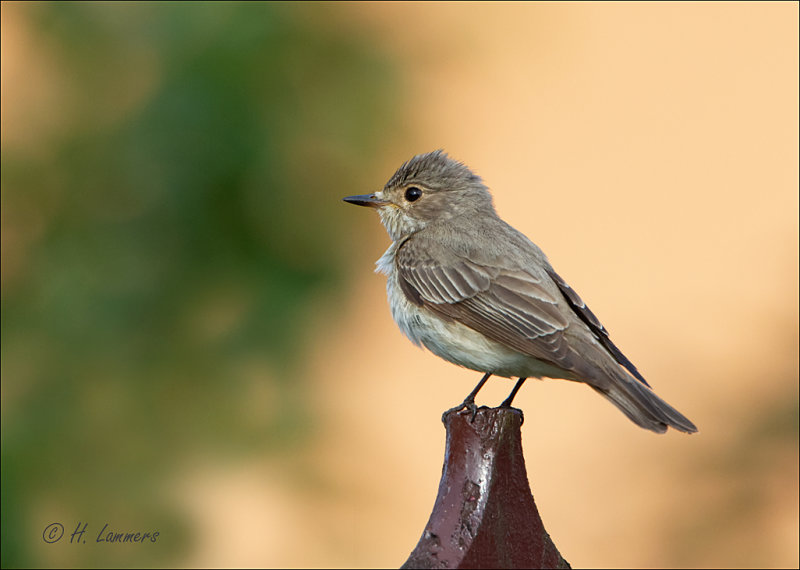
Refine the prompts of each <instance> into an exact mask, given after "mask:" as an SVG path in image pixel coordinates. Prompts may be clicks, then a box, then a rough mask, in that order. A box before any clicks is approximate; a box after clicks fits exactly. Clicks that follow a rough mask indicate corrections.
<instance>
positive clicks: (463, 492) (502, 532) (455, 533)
mask: <svg viewBox="0 0 800 570" xmlns="http://www.w3.org/2000/svg"><path fill="white" fill-rule="evenodd" d="M443 419H444V424H445V429H446V430H447V443H446V449H445V458H444V467H443V469H442V480H441V482H440V483H439V493H438V496H437V497H436V502H435V504H434V507H433V512H432V513H431V516H430V519H429V520H428V524H427V526H426V527H425V531H424V532H423V533H422V538H420V541H419V543H418V544H417V546H416V548H415V549H414V551H413V552H412V553H411V556H410V557H409V558H408V560H407V561H406V563H405V564H403V566H402V568H569V567H570V566H569V564H568V563H567V561H566V560H564V559H563V558H562V557H561V555H560V554H559V552H558V550H557V549H556V547H555V545H554V544H553V542H552V541H551V540H550V536H549V535H548V534H547V532H546V531H545V529H544V525H543V524H542V520H541V519H540V518H539V511H538V509H537V508H536V503H535V502H534V500H533V495H532V494H531V490H530V487H529V485H528V475H527V472H526V470H525V460H524V458H523V456H522V435H521V432H520V426H521V425H522V412H521V411H520V410H517V409H515V408H479V409H478V410H477V413H476V414H475V417H474V419H473V418H472V414H471V413H469V412H460V413H456V412H451V413H448V414H446V415H445V417H444V418H443Z"/></svg>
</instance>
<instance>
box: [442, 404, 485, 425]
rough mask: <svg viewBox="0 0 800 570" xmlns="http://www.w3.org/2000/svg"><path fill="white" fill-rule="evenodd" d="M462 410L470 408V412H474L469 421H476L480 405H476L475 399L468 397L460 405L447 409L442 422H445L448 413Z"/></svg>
mask: <svg viewBox="0 0 800 570" xmlns="http://www.w3.org/2000/svg"><path fill="white" fill-rule="evenodd" d="M461 410H468V411H469V412H471V413H472V417H471V418H470V420H469V421H470V422H474V421H475V416H476V415H477V414H478V406H476V405H475V400H473V399H471V398H467V399H466V400H464V401H463V402H461V403H460V404H459V405H457V406H455V407H454V408H450V409H449V410H446V411H445V412H444V413H443V414H442V423H444V419H445V418H446V417H447V415H448V414H450V413H457V412H460V411H461Z"/></svg>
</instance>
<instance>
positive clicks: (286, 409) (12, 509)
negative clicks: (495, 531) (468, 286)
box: [0, 2, 799, 568]
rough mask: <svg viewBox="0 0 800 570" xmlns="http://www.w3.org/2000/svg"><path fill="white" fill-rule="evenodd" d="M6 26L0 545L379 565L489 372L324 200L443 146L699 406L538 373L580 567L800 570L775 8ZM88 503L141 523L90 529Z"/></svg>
mask: <svg viewBox="0 0 800 570" xmlns="http://www.w3.org/2000/svg"><path fill="white" fill-rule="evenodd" d="M0 23H1V25H2V30H1V32H2V52H1V53H2V211H1V214H2V400H1V401H2V526H1V528H2V551H1V552H2V565H3V567H121V566H126V567H127V566H131V567H136V566H145V567H153V566H176V567H183V566H202V567H219V566H228V567H232V566H267V567H271V566H281V567H284V566H285V567H305V566H316V567H373V566H375V567H397V566H399V565H400V564H401V563H402V562H403V561H404V560H405V559H406V557H407V556H408V554H409V553H410V551H411V550H412V548H413V547H414V545H415V544H416V542H417V540H418V539H419V536H420V534H421V532H422V530H423V528H424V525H425V523H426V521H427V518H428V515H429V514H430V510H431V508H432V506H433V501H434V498H435V496H436V490H437V486H438V482H439V477H440V475H441V465H442V452H443V449H444V429H443V427H442V425H441V423H440V414H441V412H442V411H443V410H445V409H446V408H448V407H450V406H452V405H454V404H456V403H458V402H460V401H461V400H462V399H463V397H464V396H465V395H466V393H467V392H468V391H469V390H470V389H471V388H472V387H473V385H474V384H475V382H477V380H478V378H479V374H477V373H474V372H471V371H467V370H464V369H460V368H457V367H455V366H453V365H450V364H448V363H446V362H443V361H441V360H439V359H438V358H436V357H434V356H432V355H431V354H429V353H426V352H423V351H421V350H419V349H417V348H415V347H414V346H413V345H411V343H409V342H408V341H407V340H406V339H405V338H403V337H402V335H401V333H400V332H399V330H398V329H397V328H396V327H395V325H394V323H393V322H392V320H391V317H390V314H389V310H388V306H387V303H386V300H385V289H384V283H385V281H384V277H383V276H380V275H375V274H374V273H373V267H374V266H373V262H374V260H376V259H377V258H378V257H379V256H380V255H381V253H382V252H383V250H384V249H385V248H386V247H387V246H388V244H389V240H388V237H387V236H386V234H385V232H384V230H383V228H382V227H381V226H380V224H379V222H378V219H377V216H376V215H375V214H374V213H373V212H369V211H365V210H363V209H358V208H353V207H352V206H348V205H346V204H344V203H342V202H341V200H340V198H341V197H342V196H345V195H350V194H361V193H367V192H371V191H374V190H376V189H379V188H380V187H382V185H383V184H384V182H385V181H386V180H387V179H388V178H389V176H390V175H391V174H392V173H393V172H394V170H395V169H396V168H397V167H398V166H399V165H400V164H401V163H402V162H403V161H405V160H407V159H408V158H410V157H411V156H413V155H415V154H418V153H422V152H427V151H430V150H434V149H437V148H444V149H445V150H447V151H448V152H449V153H450V154H451V156H453V157H455V158H457V159H459V160H462V161H464V162H465V163H466V164H467V165H469V166H470V167H471V168H472V169H474V170H475V171H476V172H478V173H479V174H480V175H481V176H482V177H483V178H484V180H485V181H486V182H487V184H488V185H489V186H490V188H491V189H492V190H493V193H494V197H495V204H496V207H497V209H498V212H499V213H500V215H501V216H503V217H504V218H505V219H506V220H507V221H508V222H509V223H511V224H512V225H514V226H515V227H517V228H518V229H519V230H521V231H522V232H523V233H525V234H526V235H528V236H529V237H530V238H531V239H532V240H533V241H535V242H536V243H537V244H539V245H540V246H541V247H542V248H543V249H544V251H545V252H546V253H547V254H548V256H549V258H550V260H551V262H552V263H553V265H554V267H555V268H556V270H557V271H558V272H559V273H560V274H561V275H562V276H563V277H564V278H565V279H566V280H567V281H568V282H569V283H570V284H571V285H572V286H573V288H575V289H576V290H577V291H578V292H579V294H580V295H581V296H582V297H583V298H584V299H585V300H586V301H587V302H588V304H589V305H590V307H591V308H592V310H593V311H594V312H595V313H596V314H597V315H598V316H599V317H600V318H601V320H602V321H603V322H604V324H605V325H606V327H607V328H608V329H609V330H610V331H611V333H612V338H613V339H614V341H615V342H616V343H617V344H618V345H619V346H620V347H621V348H622V350H623V351H624V352H625V353H626V355H627V356H628V357H629V358H631V360H633V362H634V363H636V365H637V366H638V367H639V369H640V370H641V371H642V372H643V374H644V375H645V377H646V378H647V379H648V380H649V381H650V383H651V384H652V385H653V386H654V388H655V390H656V391H657V392H658V393H659V394H660V395H661V396H662V397H663V398H665V399H666V400H667V401H669V402H670V403H671V404H673V405H674V406H675V407H677V408H678V409H679V410H681V411H682V412H683V413H685V414H686V415H687V416H688V417H689V418H691V419H692V420H693V421H694V422H695V423H696V424H697V425H698V427H699V429H700V433H699V434H697V435H693V436H684V435H682V434H677V433H675V432H670V433H668V434H667V435H665V436H656V435H654V434H652V433H650V432H646V431H644V430H640V429H638V428H636V426H634V425H633V424H632V423H630V422H629V421H628V420H627V419H626V418H625V417H624V416H623V415H622V414H620V413H619V412H618V411H617V410H616V409H615V408H614V407H613V406H611V405H609V404H608V403H607V402H605V401H604V400H603V399H602V398H599V397H597V395H596V394H594V393H593V392H592V391H591V390H589V389H587V388H586V387H585V386H582V385H577V384H573V383H569V382H562V381H552V380H546V381H543V382H533V383H531V382H528V384H527V385H526V386H525V388H524V390H523V391H522V392H521V393H520V395H518V396H517V399H516V402H515V404H516V405H517V406H519V407H521V408H523V409H524V411H525V418H526V421H525V424H524V426H523V440H524V444H525V453H526V459H527V464H528V475H529V479H530V481H531V486H532V489H533V492H534V496H535V498H536V501H537V504H538V506H539V509H540V512H541V515H542V519H543V520H544V522H545V525H546V527H547V529H548V531H549V532H550V534H551V536H552V537H553V540H554V542H555V544H556V545H557V546H558V548H559V549H560V551H561V553H562V554H563V555H564V557H565V558H566V559H567V560H569V562H570V563H571V564H572V565H573V566H577V567H689V568H698V567H797V565H798V563H799V561H798V5H797V3H786V2H779V3H768V2H757V3H746V2H739V3H702V4H694V3H675V4H672V3H669V4H661V3H646V4H629V3H620V4H617V3H614V4H604V3H533V4H522V3H509V4H503V3H491V4H489V3H486V4H483V3H470V4H458V3H447V4H427V3H408V4H406V3H387V4H382V3H375V4H372V3H357V4H347V3H332V4H294V3H292V4H282V3H269V4H254V3H224V4H223V3H219V4H217V3H201V4H195V3H174V4H172V3H69V2H54V3H17V2H3V3H2V18H1V19H0ZM510 388H511V383H510V382H509V381H507V380H504V379H499V378H498V379H493V380H492V381H491V382H490V384H489V385H488V387H487V388H486V389H485V390H484V392H483V393H482V396H481V398H479V403H480V404H487V405H497V404H498V403H499V402H500V401H501V400H502V399H503V398H504V397H505V396H506V395H507V392H508V391H509V390H510ZM54 522H59V523H61V524H63V525H64V527H65V529H66V535H65V537H64V538H62V540H60V541H59V542H57V543H55V544H47V543H45V541H44V540H43V531H44V530H45V528H46V527H47V526H48V525H49V524H51V523H54ZM79 524H87V525H88V528H87V536H88V538H89V540H87V543H86V544H69V541H68V538H69V534H70V533H71V532H72V531H73V530H75V528H76V527H77V526H78V525H79ZM105 524H108V525H109V526H108V529H109V530H114V531H117V532H132V531H134V532H135V531H139V532H155V531H158V532H159V533H160V534H159V538H158V540H157V542H155V543H145V544H137V545H130V544H125V545H114V544H97V543H95V542H94V538H95V536H96V534H97V533H98V532H99V531H100V529H101V528H102V527H103V525H105Z"/></svg>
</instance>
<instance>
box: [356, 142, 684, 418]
mask: <svg viewBox="0 0 800 570" xmlns="http://www.w3.org/2000/svg"><path fill="white" fill-rule="evenodd" d="M344 200H345V201H346V202H349V203H351V204H357V205H359V206H370V207H372V208H375V209H377V211H378V214H379V215H380V218H381V221H382V222H383V225H384V226H385V227H386V230H387V231H388V232H389V236H390V237H391V238H392V245H391V246H389V249H387V250H386V253H384V254H383V256H382V257H381V258H380V259H379V260H378V262H377V267H378V270H379V271H381V272H383V273H385V274H386V276H387V277H388V281H387V284H386V289H387V292H388V296H389V305H390V306H391V310H392V316H393V317H394V320H395V322H396V323H397V325H398V326H399V327H400V329H401V330H402V331H403V333H404V334H405V335H406V336H407V337H408V338H409V339H411V341H412V342H414V343H415V344H417V345H421V346H425V347H426V348H427V349H428V350H430V351H431V352H433V353H434V354H436V355H437V356H440V357H441V358H444V359H445V360H447V361H449V362H452V363H454V364H458V365H459V366H464V367H466V368H470V369H472V370H477V371H479V372H483V373H484V376H483V378H482V379H481V381H480V382H479V383H478V385H477V386H476V387H475V389H474V390H473V391H472V392H471V393H470V394H469V396H467V398H466V400H464V403H462V404H461V405H460V406H457V407H456V408H453V409H454V410H458V409H463V408H472V409H473V410H474V409H475V403H474V398H475V395H476V394H477V392H478V390H480V388H481V387H482V386H483V384H484V383H485V382H486V380H488V378H489V376H491V375H497V376H505V377H509V378H510V377H518V378H519V380H518V382H517V384H516V385H515V386H514V389H513V390H512V392H511V394H510V395H509V397H508V398H507V399H506V400H505V402H503V403H502V404H501V405H502V406H510V405H511V401H512V399H513V398H514V396H515V394H516V393H517V390H518V389H519V388H520V386H521V385H522V383H523V382H524V381H525V379H526V378H528V377H531V376H533V377H537V378H541V377H548V378H563V379H566V380H573V381H576V382H584V383H586V384H588V385H589V386H591V387H592V388H593V389H594V390H596V391H597V392H599V393H600V394H602V395H603V396H605V397H606V398H607V399H608V400H609V401H611V403H613V404H614V405H615V406H617V407H618V408H619V409H620V410H622V412H623V413H624V414H625V415H626V416H628V417H629V418H630V419H631V420H632V421H633V422H634V423H636V424H637V425H639V426H641V427H643V428H645V429H649V430H652V431H654V432H658V433H664V432H665V431H666V430H667V427H668V426H670V427H673V428H675V429H677V430H680V431H683V432H686V433H692V432H696V431H697V428H696V427H695V426H694V424H693V423H692V422H691V421H689V419H687V418H686V417H685V416H684V415H683V414H681V413H680V412H679V411H678V410H676V409H675V408H673V407H672V406H670V405H669V404H667V403H666V402H665V401H664V400H662V399H661V398H659V397H658V396H656V394H655V393H654V392H653V391H652V389H651V388H650V385H649V384H648V383H647V382H646V381H645V379H644V378H643V377H642V375H641V374H639V371H638V370H637V369H636V367H635V366H634V365H633V363H631V361H630V360H628V359H627V358H626V357H625V355H623V354H622V352H621V351H620V350H619V349H618V348H617V347H616V345H615V344H614V343H613V342H611V339H610V338H609V336H608V331H606V329H605V328H604V327H603V325H602V324H601V323H600V321H599V320H598V319H597V317H596V316H595V315H594V313H592V311H590V310H589V307H587V306H586V304H585V303H584V302H583V301H582V300H581V298H580V297H579V296H578V294H577V293H576V292H575V291H574V290H572V289H571V288H570V286H569V285H567V283H566V282H565V281H564V280H563V279H562V278H561V277H560V276H559V275H558V274H557V273H556V272H555V271H554V270H553V268H552V267H551V266H550V263H549V262H548V260H547V257H546V256H545V255H544V253H542V250H540V249H539V248H538V247H537V246H536V245H535V244H534V243H533V242H531V241H530V240H529V239H528V238H526V237H525V236H524V235H522V234H521V233H520V232H518V231H517V230H515V229H514V228H512V227H511V226H509V225H508V224H507V223H505V222H504V221H503V220H501V219H500V217H499V216H498V215H497V213H496V212H495V210H494V205H493V204H492V196H491V194H489V190H488V189H487V188H486V186H484V184H483V182H482V180H481V179H480V177H478V176H477V175H475V174H473V173H472V172H471V171H470V170H469V169H468V168H467V167H466V166H464V165H463V164H461V163H459V162H456V161H455V160H453V159H451V158H449V157H448V156H447V155H446V154H445V153H444V152H442V151H436V152H431V153H428V154H421V155H418V156H415V157H414V158H412V159H411V160H409V161H408V162H406V163H405V164H403V165H402V166H401V167H400V168H399V169H398V170H397V172H395V173H394V175H393V176H392V177H391V178H390V179H389V182H387V183H386V185H385V186H384V187H383V190H380V191H378V192H375V193H374V194H364V195H361V196H349V197H347V198H344Z"/></svg>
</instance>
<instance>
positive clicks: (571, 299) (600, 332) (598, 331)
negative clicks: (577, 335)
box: [547, 268, 650, 387]
mask: <svg viewBox="0 0 800 570" xmlns="http://www.w3.org/2000/svg"><path fill="white" fill-rule="evenodd" d="M547 274H548V275H549V276H550V278H551V279H552V280H553V281H554V282H555V284H556V285H558V288H559V289H560V290H561V293H563V295H564V298H565V299H566V300H567V303H568V304H569V306H570V307H571V308H572V310H573V311H574V312H575V314H576V315H578V317H579V318H580V319H581V320H582V321H583V322H584V323H585V324H586V326H587V327H589V330H590V331H592V333H593V334H594V336H595V338H597V340H599V341H600V344H602V345H603V346H604V347H605V348H606V350H608V352H610V353H611V356H613V357H614V360H616V361H617V362H618V363H619V364H621V365H622V366H624V367H625V368H626V369H627V370H628V372H630V373H631V374H632V375H633V377H634V378H636V379H637V380H639V382H641V383H642V384H644V385H645V386H648V387H649V386H650V384H648V383H647V380H645V379H644V377H643V376H642V375H641V374H640V373H639V371H638V370H637V369H636V366H634V365H633V362H631V361H630V360H628V358H627V357H626V356H625V355H624V354H622V351H621V350H620V349H618V348H617V345H615V344H614V343H613V342H611V339H610V338H609V336H608V331H607V330H606V328H605V327H604V326H603V324H602V323H601V322H600V320H599V319H598V318H597V317H596V316H595V314H594V313H593V312H592V311H591V309H589V307H587V306H586V303H584V302H583V299H581V298H580V296H579V295H578V294H577V293H576V292H575V290H574V289H573V288H572V287H570V286H569V285H567V282H566V281H564V280H563V279H562V278H561V276H560V275H559V274H558V273H556V272H555V271H553V269H552V268H549V269H548V270H547Z"/></svg>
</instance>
